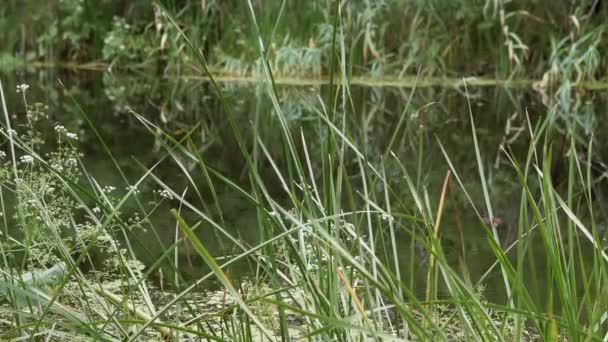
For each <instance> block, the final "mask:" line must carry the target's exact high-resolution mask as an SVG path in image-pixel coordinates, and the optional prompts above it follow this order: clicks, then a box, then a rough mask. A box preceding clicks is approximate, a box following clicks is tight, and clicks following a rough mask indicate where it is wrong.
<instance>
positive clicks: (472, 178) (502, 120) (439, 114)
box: [0, 70, 606, 300]
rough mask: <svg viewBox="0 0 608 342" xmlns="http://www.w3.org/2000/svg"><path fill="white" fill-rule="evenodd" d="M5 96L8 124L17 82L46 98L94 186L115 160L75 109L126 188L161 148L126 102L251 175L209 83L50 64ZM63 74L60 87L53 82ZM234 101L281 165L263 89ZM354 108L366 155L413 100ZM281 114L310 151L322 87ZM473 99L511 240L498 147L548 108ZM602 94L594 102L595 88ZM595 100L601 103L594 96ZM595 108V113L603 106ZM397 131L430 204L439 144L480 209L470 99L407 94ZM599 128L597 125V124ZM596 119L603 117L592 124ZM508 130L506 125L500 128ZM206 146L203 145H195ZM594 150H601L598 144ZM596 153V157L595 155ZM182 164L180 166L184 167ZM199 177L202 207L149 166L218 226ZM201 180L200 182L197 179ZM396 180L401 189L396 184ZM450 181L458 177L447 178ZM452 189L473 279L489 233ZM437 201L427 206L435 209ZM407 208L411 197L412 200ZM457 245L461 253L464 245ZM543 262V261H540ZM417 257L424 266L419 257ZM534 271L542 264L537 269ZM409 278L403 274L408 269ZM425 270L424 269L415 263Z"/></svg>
mask: <svg viewBox="0 0 608 342" xmlns="http://www.w3.org/2000/svg"><path fill="white" fill-rule="evenodd" d="M0 77H2V81H3V84H4V89H5V93H6V94H7V95H8V99H7V100H8V106H9V112H10V113H12V114H14V115H15V118H16V119H15V120H16V121H19V120H21V119H22V118H23V112H24V109H23V104H22V101H21V99H20V94H16V93H15V91H14V89H15V87H16V85H17V84H20V83H28V84H30V85H31V88H30V91H29V93H28V101H29V102H30V103H32V102H43V103H45V104H48V105H49V113H48V114H49V121H50V123H49V125H48V127H46V128H45V130H47V132H51V130H52V125H53V123H55V122H58V123H61V124H63V125H64V126H66V127H67V128H68V129H69V130H71V131H77V132H80V146H81V148H82V151H83V153H84V161H85V163H84V164H85V166H86V167H87V171H88V172H89V173H90V174H91V175H92V176H93V177H95V179H96V180H97V181H98V182H99V183H100V184H101V185H114V186H116V187H117V188H118V189H119V190H122V189H124V187H125V186H126V185H127V184H126V183H125V181H124V180H123V179H122V178H121V176H120V173H119V172H117V171H116V168H115V166H114V164H113V163H112V161H111V159H110V158H108V156H107V155H106V154H105V152H104V151H103V149H102V146H101V144H100V143H98V141H97V140H96V138H95V136H94V135H93V134H92V132H91V130H90V129H89V127H88V126H87V124H86V123H85V121H84V120H83V119H82V117H81V115H80V114H78V109H77V108H78V107H77V105H76V104H75V103H74V101H73V100H72V99H71V97H73V98H74V99H75V100H76V103H78V104H79V105H80V106H82V109H83V110H84V111H85V112H86V113H87V115H89V116H90V118H91V120H92V121H93V122H94V123H95V125H96V127H97V128H98V129H99V131H100V133H101V135H102V136H103V138H104V139H105V141H106V143H107V144H108V146H109V147H110V149H111V151H112V153H113V155H114V157H115V158H116V160H117V162H118V164H119V165H120V167H121V168H122V169H123V171H124V172H125V174H126V176H127V177H128V178H129V182H130V183H134V182H135V181H136V180H137V179H138V177H140V176H141V175H142V174H143V173H144V172H145V171H144V170H143V169H142V168H141V167H139V166H138V163H137V162H136V160H137V161H139V162H141V163H143V164H144V165H146V166H151V165H152V164H153V163H154V162H156V161H157V160H158V158H159V157H161V156H162V155H163V153H162V151H163V150H162V148H161V149H160V151H161V152H159V148H158V147H159V146H157V145H156V144H155V138H154V135H153V134H151V133H150V132H148V131H147V130H146V129H145V128H144V127H143V125H142V124H141V123H140V122H139V121H137V120H136V118H135V117H134V116H133V115H131V114H129V112H128V110H127V107H130V108H133V109H134V110H135V111H136V112H138V113H140V114H142V115H143V116H145V117H146V118H148V119H149V120H151V121H153V122H155V123H157V124H159V125H160V126H161V127H162V128H163V129H165V130H166V131H167V132H169V133H171V134H173V135H174V136H175V137H178V138H179V137H182V136H183V135H184V134H185V132H187V131H188V130H189V129H190V128H192V127H194V125H195V124H196V123H200V125H201V126H200V127H201V128H200V129H198V130H197V131H196V133H195V134H194V138H195V142H196V143H197V144H199V146H200V147H201V148H202V154H203V158H204V159H205V160H206V161H207V162H208V163H209V165H210V166H212V167H213V168H215V169H217V170H219V171H220V172H222V173H223V174H224V175H226V176H228V177H229V178H230V179H231V180H233V181H234V182H236V183H237V184H239V185H241V186H243V187H244V188H245V189H246V188H247V184H248V179H247V177H246V172H245V170H244V161H243V159H242V158H240V157H239V155H240V154H239V151H238V146H237V145H236V142H235V140H234V139H233V136H232V133H231V131H230V128H229V127H228V123H227V120H225V118H224V116H223V113H222V110H221V106H220V104H219V102H218V101H217V99H216V98H215V96H214V94H213V93H212V92H211V91H210V88H209V85H208V84H206V83H201V82H195V81H185V80H167V79H162V80H145V81H141V79H140V75H133V76H128V77H124V76H123V77H122V78H117V77H116V76H114V75H110V74H107V73H100V72H78V73H65V72H63V73H58V72H57V71H54V70H43V71H39V72H31V73H12V74H0ZM58 79H60V80H61V81H62V83H63V84H64V86H62V85H61V84H60V83H59V82H58V81H57V80H58ZM223 87H224V91H225V94H227V98H228V101H229V103H230V105H231V106H232V107H233V108H234V112H235V114H236V115H237V117H238V121H239V122H240V123H242V124H241V127H240V129H241V130H242V132H243V134H244V135H245V137H246V139H250V138H251V134H252V133H251V127H252V124H251V122H253V121H254V120H255V118H256V113H260V116H259V118H260V120H261V123H262V124H261V125H260V127H262V129H261V132H260V135H261V136H262V137H263V139H264V141H265V142H267V143H268V148H269V150H270V152H271V153H272V155H273V158H275V159H276V160H277V162H278V163H279V164H281V162H282V161H283V159H282V149H281V145H280V141H279V140H278V139H279V137H278V136H277V134H276V133H275V132H277V129H278V123H277V122H276V121H277V120H275V119H274V117H273V115H272V114H269V113H272V105H271V103H270V101H269V99H268V97H267V96H265V95H264V88H263V87H260V88H256V87H255V86H254V85H251V84H249V85H238V84H226V85H223ZM351 90H352V93H353V103H352V110H351V111H350V112H349V113H348V115H347V118H348V123H347V124H348V126H349V129H350V131H351V132H352V133H353V136H354V139H355V140H356V141H358V146H361V147H362V148H364V149H365V151H364V152H366V153H368V155H379V154H381V151H383V149H384V148H385V146H386V145H387V143H388V141H389V139H390V136H391V135H392V132H393V129H394V126H395V124H396V122H397V121H398V120H399V117H400V116H401V115H402V112H403V110H404V106H405V104H406V103H407V100H408V98H409V96H410V91H411V90H410V89H394V88H390V89H382V88H366V87H353V88H352V89H351ZM279 93H280V96H281V101H282V106H283V111H284V112H285V113H286V114H287V117H288V118H289V120H290V125H291V126H292V128H293V129H294V132H299V129H300V128H302V129H303V131H304V133H305V135H308V136H309V137H310V138H309V142H311V143H310V144H311V146H309V148H310V150H311V151H314V149H315V146H314V143H313V142H314V141H315V138H318V137H315V135H314V133H313V131H314V127H315V118H316V114H314V111H313V109H314V108H318V100H317V96H318V95H322V96H323V97H324V96H325V94H326V91H325V89H323V88H311V87H299V88H289V87H282V88H280V89H279ZM470 97H471V106H472V111H473V115H474V117H475V120H476V125H477V127H478V135H479V142H480V146H481V147H482V149H483V150H482V151H481V153H482V155H483V158H484V162H485V168H486V172H487V173H488V181H489V185H490V192H491V198H492V201H493V205H494V206H495V208H496V210H497V211H498V215H499V217H500V219H501V220H502V221H503V222H504V224H503V228H502V231H501V234H503V238H509V229H508V228H506V227H508V226H510V225H513V224H514V223H515V222H516V220H517V213H518V207H517V206H518V203H519V194H520V191H521V189H520V186H519V185H518V182H517V179H516V174H515V173H514V171H513V170H512V168H511V167H509V165H508V163H507V161H506V160H505V159H504V158H501V157H500V153H499V145H500V144H501V142H505V141H509V140H511V139H513V141H512V142H511V143H510V145H509V146H510V148H511V149H512V150H513V152H514V153H515V155H516V156H518V157H519V158H520V160H523V158H524V156H525V153H526V151H527V146H528V142H529V139H528V138H527V135H526V134H525V132H524V133H522V134H521V136H520V137H519V138H516V128H517V127H520V126H522V125H523V124H524V120H523V114H524V113H525V112H526V110H527V111H528V113H529V114H530V116H531V117H532V120H533V121H535V120H537V119H539V118H541V117H542V116H543V115H546V112H547V108H546V107H545V106H544V105H543V104H542V103H541V102H540V96H538V95H537V94H535V93H534V92H531V91H525V90H506V89H501V88H483V89H472V90H470ZM598 98H600V99H602V97H601V94H600V95H598ZM596 99H597V98H596ZM594 101H595V102H593V103H594V106H596V107H597V108H596V109H595V110H596V111H598V112H602V110H603V113H604V115H605V108H606V106H605V103H606V102H605V100H603V99H602V100H597V101H596V100H594ZM602 106H603V108H602ZM406 115H407V116H406V118H407V120H406V128H405V132H406V135H405V138H403V139H402V140H399V141H398V142H397V146H403V147H402V148H399V149H398V150H397V151H396V154H397V155H398V157H399V158H400V159H401V161H402V162H403V163H404V164H405V165H406V166H408V167H409V170H410V173H412V174H414V175H416V172H415V170H416V169H415V165H416V161H417V158H418V151H417V150H416V148H415V146H416V145H417V141H418V134H419V133H421V136H422V139H423V142H424V149H423V151H422V156H421V158H422V161H423V163H422V165H423V168H424V169H423V170H421V172H420V175H419V176H416V178H417V179H419V182H420V188H421V189H425V188H426V190H427V191H428V195H429V197H430V202H431V203H437V198H438V195H439V192H440V191H441V184H442V182H443V178H444V176H445V173H446V171H447V164H446V161H445V159H444V157H443V155H442V154H441V152H440V149H439V145H438V143H437V141H438V140H440V141H441V143H442V144H443V145H444V146H445V147H446V149H447V151H448V153H449V155H450V157H451V158H452V162H453V163H454V164H455V166H456V168H457V169H458V170H459V172H460V175H461V177H462V180H463V182H464V183H465V186H466V187H467V189H468V191H469V192H470V193H471V195H472V196H473V198H474V200H475V202H476V204H477V205H478V207H479V208H483V207H484V205H483V197H482V193H481V186H480V182H479V176H478V172H477V164H476V160H475V153H474V150H473V140H472V135H471V128H470V122H469V115H468V107H467V102H466V97H465V95H464V93H463V92H460V91H456V90H449V89H444V88H425V89H418V90H417V91H416V93H415V94H414V96H413V98H412V104H411V106H410V109H409V111H408V112H407V113H406ZM604 124H605V123H604ZM600 125H601V123H600ZM508 127H511V129H510V130H508V129H507V128H508ZM203 147H204V148H203ZM598 150H599V151H600V152H601V153H604V150H605V149H602V148H601V146H600V147H599V148H598ZM601 153H600V154H601ZM186 164H187V163H186ZM266 167H267V172H262V175H263V177H264V178H265V181H266V182H267V186H268V187H269V189H270V191H271V192H273V194H275V195H276V196H277V198H278V199H280V198H281V190H280V187H279V184H278V182H277V180H276V177H274V176H273V175H274V173H273V172H272V170H271V168H270V165H266ZM387 172H388V174H389V178H390V179H391V183H392V184H391V185H392V186H393V187H395V188H397V189H402V190H403V193H404V196H405V197H404V198H405V200H406V201H408V200H410V199H409V198H408V197H409V196H408V195H407V193H408V191H407V186H406V185H405V180H403V179H402V178H401V177H400V175H399V173H398V170H397V169H395V170H391V169H389V170H387ZM192 174H193V175H194V176H195V181H196V182H197V183H198V184H201V185H200V186H201V194H202V200H203V203H201V201H200V198H199V197H198V196H197V195H196V194H195V192H194V191H193V190H194V189H192V187H191V186H190V187H188V183H187V179H186V177H184V176H183V172H182V171H181V170H180V169H179V168H178V167H177V166H176V163H174V162H171V161H170V160H168V161H165V162H163V163H162V164H160V165H159V167H158V168H157V169H156V175H157V176H158V177H159V178H160V179H161V180H162V181H163V182H166V183H167V184H168V185H170V186H171V187H172V188H173V189H176V191H180V190H183V191H186V188H188V190H187V192H186V197H187V198H188V199H189V200H190V201H192V202H193V203H194V204H195V205H197V206H198V207H203V208H207V210H208V212H207V214H209V215H210V216H211V217H212V218H214V219H215V220H218V222H219V219H220V218H219V215H218V214H217V212H216V211H215V210H214V209H213V202H212V200H211V197H210V194H209V189H207V188H206V187H205V185H204V184H205V181H204V179H203V177H202V175H200V171H199V170H192ZM196 177H198V178H196ZM400 184H403V185H402V186H400ZM454 185H456V184H454ZM155 189H158V186H157V185H155V183H154V182H153V181H149V182H146V183H145V184H144V185H143V186H142V187H141V189H140V190H141V195H140V196H142V199H143V201H146V200H147V199H149V197H148V198H146V196H150V194H151V193H152V191H153V190H155ZM452 189H453V190H452V193H453V196H450V197H449V199H448V205H447V209H446V210H447V213H446V215H444V217H445V221H444V224H443V226H442V241H443V246H444V249H445V250H446V251H447V253H448V255H449V256H450V258H451V259H452V260H453V263H454V265H455V266H458V265H459V264H466V266H467V268H468V270H469V272H470V276H471V278H472V279H473V281H475V280H476V279H477V278H478V277H479V276H480V274H482V273H483V272H484V271H485V270H486V269H487V267H488V266H489V265H490V264H492V263H493V261H494V260H495V258H494V257H493V256H492V254H491V252H490V251H489V249H488V243H487V238H486V234H485V232H484V230H483V228H482V225H481V224H480V222H479V221H478V220H477V218H476V217H475V215H474V213H473V211H472V209H471V207H470V205H469V203H468V201H467V199H466V198H465V196H464V195H463V194H462V193H461V192H458V191H457V187H456V186H454V187H453V188H452ZM217 191H218V195H219V198H220V201H221V206H222V208H223V219H224V220H225V227H226V229H227V230H228V231H229V232H230V233H232V234H233V235H234V236H237V237H238V238H239V239H241V241H244V242H246V243H247V244H250V245H254V244H255V243H256V242H257V241H258V231H257V229H258V228H257V216H256V211H255V208H254V207H253V206H251V205H250V204H249V203H248V202H246V201H244V200H243V199H242V198H241V197H240V196H239V195H238V194H237V193H234V192H233V191H230V190H227V189H226V188H225V187H222V186H221V184H220V185H218V189H217ZM172 205H176V203H166V204H165V205H164V206H163V207H162V208H160V209H158V210H157V211H156V212H155V214H154V215H153V217H152V220H153V221H154V223H155V226H156V227H157V228H156V231H155V232H152V231H146V232H144V231H137V232H133V233H132V236H131V238H132V242H133V245H134V248H135V249H136V251H137V253H138V255H139V256H140V258H141V260H142V261H144V262H145V263H148V264H149V263H151V262H152V261H154V260H155V259H156V258H158V257H159V256H160V254H162V245H164V246H167V245H170V244H171V243H172V241H173V240H174V238H175V229H176V227H175V223H174V220H172V219H171V215H170V214H169V210H170V209H171V207H172ZM433 206H434V205H433ZM134 208H135V204H134V203H129V205H128V206H127V208H126V209H125V212H129V210H133V209H134ZM410 208H411V209H413V208H414V205H413V202H412V204H411V206H410ZM184 215H185V216H186V218H188V219H190V220H191V221H192V222H196V221H198V219H197V218H196V216H195V215H194V214H193V213H191V212H188V211H187V210H185V211H184ZM198 231H199V237H200V238H201V240H202V241H203V242H204V243H205V244H206V245H207V246H209V248H210V249H211V251H212V253H213V254H215V255H217V256H220V255H224V254H231V253H235V252H236V249H235V247H234V246H233V245H231V243H229V242H228V241H226V240H225V239H222V238H221V237H220V236H219V235H218V234H217V233H216V232H214V231H213V230H212V228H211V227H208V226H205V225H202V226H201V227H200V228H199V230H198ZM400 238H401V242H402V245H403V249H402V251H403V253H400V258H401V259H402V261H403V262H404V264H409V258H411V256H410V253H409V240H408V238H407V237H406V236H405V235H404V236H401V237H400ZM463 247H464V248H463ZM414 257H415V258H420V260H422V261H424V260H425V258H426V256H425V255H424V254H423V253H416V254H415V255H414ZM180 262H181V263H182V265H183V267H181V270H182V272H183V275H184V278H185V279H186V280H188V279H190V280H191V279H194V278H196V277H198V276H200V275H202V274H203V273H205V272H206V271H207V269H206V268H205V267H204V266H203V263H202V262H201V261H198V260H197V258H196V256H195V255H193V256H192V258H191V259H189V258H186V257H185V256H183V257H182V260H181V261H180ZM539 262H541V263H542V261H539ZM420 264H423V263H420ZM538 266H540V268H541V269H542V265H538ZM247 270H248V265H247V264H246V263H242V264H240V265H238V266H236V267H235V268H233V269H232V270H231V272H233V274H235V273H236V274H247ZM405 271H406V272H404V273H406V274H408V276H409V274H410V273H409V271H408V270H405ZM418 271H422V270H417V271H416V272H418ZM413 276H414V278H416V279H424V277H423V276H422V273H420V274H414V275H413ZM501 282H502V280H501V279H500V278H499V274H498V273H496V274H494V275H492V276H491V277H490V278H489V280H488V281H487V285H488V286H487V288H488V294H487V295H488V296H489V297H490V298H495V299H496V300H502V296H503V293H502V291H493V289H494V288H495V287H494V286H493V285H496V288H498V287H500V286H499V284H501Z"/></svg>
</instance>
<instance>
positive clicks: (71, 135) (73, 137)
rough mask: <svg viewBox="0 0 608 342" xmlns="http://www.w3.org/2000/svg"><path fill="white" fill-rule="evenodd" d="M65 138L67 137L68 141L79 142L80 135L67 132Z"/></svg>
mask: <svg viewBox="0 0 608 342" xmlns="http://www.w3.org/2000/svg"><path fill="white" fill-rule="evenodd" d="M65 136H66V137H67V138H68V139H72V140H78V135H77V134H76V133H72V132H67V133H66V134H65Z"/></svg>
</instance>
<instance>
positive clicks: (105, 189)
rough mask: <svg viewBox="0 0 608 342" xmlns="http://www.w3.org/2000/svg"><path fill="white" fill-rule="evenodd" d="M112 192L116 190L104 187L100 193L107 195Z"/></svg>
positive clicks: (109, 186) (111, 187) (107, 186)
mask: <svg viewBox="0 0 608 342" xmlns="http://www.w3.org/2000/svg"><path fill="white" fill-rule="evenodd" d="M114 190H116V188H115V187H113V186H111V185H106V186H104V187H103V189H102V191H103V192H105V193H106V194H109V193H111V192H113V191H114Z"/></svg>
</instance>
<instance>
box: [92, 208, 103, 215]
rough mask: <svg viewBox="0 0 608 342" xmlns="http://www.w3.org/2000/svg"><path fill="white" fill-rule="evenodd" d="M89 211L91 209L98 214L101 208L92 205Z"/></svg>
mask: <svg viewBox="0 0 608 342" xmlns="http://www.w3.org/2000/svg"><path fill="white" fill-rule="evenodd" d="M91 211H93V212H94V213H95V214H99V213H100V212H101V209H99V207H94V208H93V209H91Z"/></svg>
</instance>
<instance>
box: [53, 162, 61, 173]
mask: <svg viewBox="0 0 608 342" xmlns="http://www.w3.org/2000/svg"><path fill="white" fill-rule="evenodd" d="M51 168H52V169H53V170H55V171H57V172H61V171H63V166H61V164H57V163H53V164H51Z"/></svg>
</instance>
